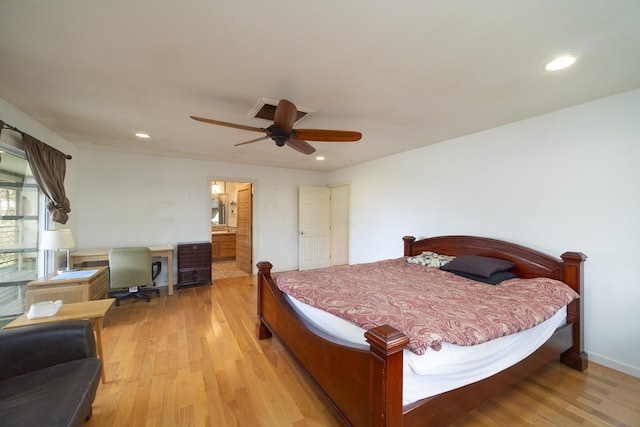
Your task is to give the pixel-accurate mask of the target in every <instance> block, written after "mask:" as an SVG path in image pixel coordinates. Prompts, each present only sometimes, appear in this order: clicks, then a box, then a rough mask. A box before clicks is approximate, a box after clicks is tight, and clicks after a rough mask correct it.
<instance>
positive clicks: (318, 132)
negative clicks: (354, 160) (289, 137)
mask: <svg viewBox="0 0 640 427" xmlns="http://www.w3.org/2000/svg"><path fill="white" fill-rule="evenodd" d="M293 137H294V138H296V139H308V140H309V141H324V142H356V141H360V138H362V134H361V133H360V132H355V131H350V130H329V129H294V130H293Z"/></svg>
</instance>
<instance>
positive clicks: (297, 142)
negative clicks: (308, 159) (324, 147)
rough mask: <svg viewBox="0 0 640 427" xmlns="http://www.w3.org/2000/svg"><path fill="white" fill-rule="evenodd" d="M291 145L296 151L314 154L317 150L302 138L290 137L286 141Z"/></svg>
mask: <svg viewBox="0 0 640 427" xmlns="http://www.w3.org/2000/svg"><path fill="white" fill-rule="evenodd" d="M285 144H287V145H288V146H289V147H291V148H293V149H294V150H296V151H299V152H300V153H302V154H313V153H315V152H316V149H315V148H313V147H312V146H311V144H309V143H308V142H307V141H303V140H301V139H293V138H292V139H290V140H288V141H287V142H285Z"/></svg>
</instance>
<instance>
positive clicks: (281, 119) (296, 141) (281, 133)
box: [190, 99, 362, 154]
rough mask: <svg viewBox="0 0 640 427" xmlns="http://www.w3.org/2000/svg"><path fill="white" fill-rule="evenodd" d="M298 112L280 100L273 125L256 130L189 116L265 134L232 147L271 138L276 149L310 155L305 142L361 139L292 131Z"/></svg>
mask: <svg viewBox="0 0 640 427" xmlns="http://www.w3.org/2000/svg"><path fill="white" fill-rule="evenodd" d="M297 113H298V110H297V109H296V106H295V105H294V104H293V103H292V102H291V101H288V100H286V99H281V100H280V102H278V106H277V107H276V111H275V114H274V115H273V124H272V125H271V126H269V127H268V128H258V127H253V126H245V125H239V124H236V123H229V122H221V121H219V120H213V119H206V118H203V117H196V116H190V117H191V118H192V119H193V120H197V121H199V122H204V123H209V124H212V125H219V126H226V127H230V128H235V129H243V130H249V131H253V132H262V133H266V135H265V136H261V137H260V138H256V139H252V140H249V141H245V142H240V143H238V144H234V146H238V145H245V144H251V143H254V142H258V141H262V140H265V139H268V138H271V139H272V140H274V141H275V143H276V145H277V146H278V147H282V146H284V145H287V146H289V147H291V148H293V149H294V150H296V151H299V152H301V153H302V154H312V153H314V152H315V151H316V149H315V148H313V146H312V145H311V144H309V143H308V142H307V141H305V140H307V139H308V140H310V141H323V142H356V141H359V140H360V138H362V134H361V133H360V132H354V131H349V130H328V129H326V130H325V129H293V124H294V123H295V121H296V117H297Z"/></svg>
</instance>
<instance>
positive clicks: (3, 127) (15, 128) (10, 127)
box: [2, 123, 73, 160]
mask: <svg viewBox="0 0 640 427" xmlns="http://www.w3.org/2000/svg"><path fill="white" fill-rule="evenodd" d="M2 129H9V130H12V131H14V132H18V133H19V134H20V135H28V134H27V133H25V132H22V131H21V130H20V129H18V128H17V127H15V126H11V125H10V124H9V123H3V126H2ZM63 154H64V153H63ZM65 156H66V157H67V160H71V159H72V158H73V157H71V156H70V155H69V154H65Z"/></svg>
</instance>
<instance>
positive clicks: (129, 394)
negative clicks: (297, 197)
mask: <svg viewBox="0 0 640 427" xmlns="http://www.w3.org/2000/svg"><path fill="white" fill-rule="evenodd" d="M255 323H256V277H255V276H242V277H234V278H228V279H222V280H216V281H215V284H214V285H213V286H194V287H187V288H179V289H177V290H176V292H175V295H174V296H172V297H168V296H166V291H165V292H161V295H160V296H159V297H156V296H153V297H152V299H151V302H149V303H145V302H144V301H141V300H137V301H133V300H128V301H123V302H122V304H121V305H120V307H113V308H112V309H111V310H110V311H109V313H107V316H106V317H105V319H104V329H103V335H102V339H103V350H104V357H105V368H106V379H107V382H106V383H105V384H100V387H99V388H98V394H97V396H96V400H95V402H94V404H93V417H92V418H91V420H89V421H88V422H87V423H85V424H84V425H85V426H87V427H120V426H132V427H138V426H159V427H160V426H171V427H173V426H222V427H224V426H251V427H253V426H265V427H272V426H278V427H279V426H295V427H308V426H327V427H331V426H339V425H341V423H340V421H339V420H338V419H337V418H336V416H335V415H334V413H333V412H332V410H331V409H329V407H328V406H327V405H326V403H325V402H324V400H323V399H322V398H321V397H320V396H319V395H318V394H317V393H316V391H315V389H314V388H313V386H312V385H311V383H310V381H309V380H308V379H307V378H306V376H305V375H304V374H302V373H301V371H300V369H299V368H298V367H297V366H296V365H295V363H294V362H293V360H292V359H291V357H289V355H288V354H287V353H286V352H285V351H284V349H283V348H282V346H281V345H280V343H279V342H278V340H277V339H275V338H272V339H268V340H263V341H258V340H257V339H256V338H255ZM453 425H454V426H457V427H463V426H464V427H466V426H507V425H508V426H640V379H638V378H635V377H631V376H629V375H625V374H622V373H620V372H617V371H614V370H611V369H608V368H605V367H603V366H600V365H597V364H595V363H591V365H590V367H589V369H588V370H587V371H586V372H583V373H581V372H577V371H574V370H572V369H570V368H566V367H564V366H562V365H560V364H558V363H555V362H552V363H549V364H547V365H545V366H544V367H543V368H542V369H540V370H539V371H538V372H537V373H536V374H535V375H533V376H532V377H531V378H528V379H525V380H523V381H521V382H519V383H517V384H515V385H514V386H512V387H511V388H510V389H509V390H507V391H505V392H504V393H502V394H501V395H500V396H497V397H496V398H494V399H492V400H490V401H487V402H485V403H484V404H483V405H481V406H480V407H478V408H476V409H474V410H473V411H471V412H469V413H468V414H465V415H463V416H462V417H461V418H460V419H458V420H457V421H456V422H455V423H454V424H453Z"/></svg>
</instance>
